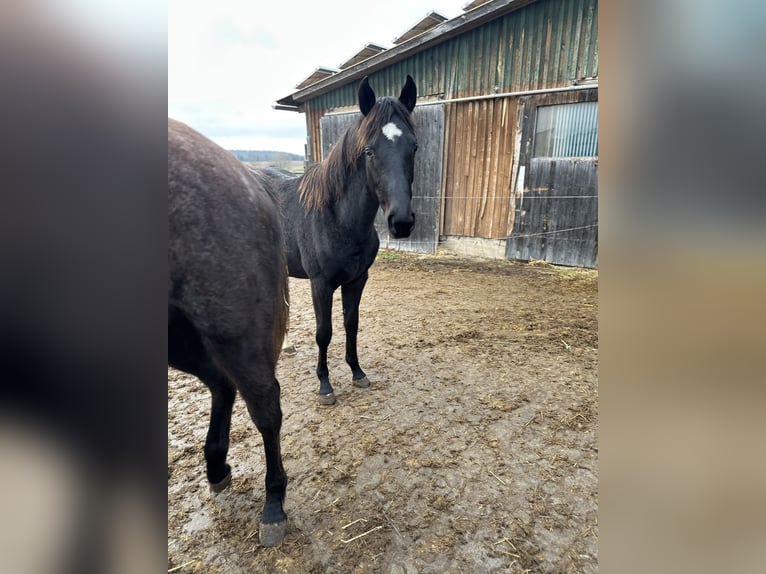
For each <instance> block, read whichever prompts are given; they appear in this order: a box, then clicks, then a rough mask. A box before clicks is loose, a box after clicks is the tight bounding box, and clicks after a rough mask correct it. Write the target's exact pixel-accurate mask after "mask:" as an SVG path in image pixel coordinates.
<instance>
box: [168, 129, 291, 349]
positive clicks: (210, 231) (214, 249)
mask: <svg viewBox="0 0 766 574" xmlns="http://www.w3.org/2000/svg"><path fill="white" fill-rule="evenodd" d="M279 217H280V216H279V210H278V207H277V205H276V203H275V201H274V199H273V198H272V197H271V196H270V195H269V194H268V193H267V192H266V191H265V190H264V189H263V187H262V186H261V185H259V184H258V182H257V181H255V179H254V178H253V177H252V175H251V174H250V173H249V172H248V170H247V168H246V167H245V166H244V165H243V164H242V163H241V162H240V161H239V160H237V159H236V158H235V157H234V156H233V155H231V154H230V153H229V152H227V151H226V150H224V149H222V148H221V147H219V146H218V145H217V144H215V143H213V142H212V141H210V140H208V139H207V138H205V137H204V136H202V135H201V134H199V133H197V132H195V131H194V130H192V129H191V128H189V127H188V126H186V125H184V124H182V123H180V122H177V121H174V120H168V235H169V237H168V240H169V241H168V245H169V247H168V264H169V272H170V274H169V285H168V291H169V293H168V297H169V303H170V305H171V306H174V307H176V309H175V310H174V314H175V315H177V314H178V312H179V311H180V312H182V313H183V314H184V316H185V317H186V318H187V319H188V320H189V321H190V322H191V323H192V324H193V325H194V326H195V327H196V328H197V329H198V330H199V331H200V333H201V334H203V336H204V335H206V336H210V337H216V338H219V339H235V338H237V337H242V336H243V335H244V334H245V333H247V332H250V331H252V330H253V327H254V326H253V321H254V319H255V318H258V319H259V322H260V323H262V324H263V325H265V326H268V325H271V326H274V327H275V328H278V327H279V323H281V322H282V319H283V318H282V317H281V315H282V313H281V311H280V307H281V306H284V304H285V303H284V302H285V298H286V293H285V291H286V273H285V263H284V254H283V247H282V245H283V239H282V230H281V225H280V221H279Z"/></svg>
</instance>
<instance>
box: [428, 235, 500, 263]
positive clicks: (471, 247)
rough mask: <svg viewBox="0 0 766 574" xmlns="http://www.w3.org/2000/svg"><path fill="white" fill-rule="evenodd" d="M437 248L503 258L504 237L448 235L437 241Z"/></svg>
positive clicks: (470, 255) (488, 257) (471, 255)
mask: <svg viewBox="0 0 766 574" xmlns="http://www.w3.org/2000/svg"><path fill="white" fill-rule="evenodd" d="M439 250H440V251H445V252H447V253H454V254H455V255H464V256H468V257H486V258H487V259H505V239H483V238H479V237H458V236H449V237H444V238H443V239H442V240H441V241H439Z"/></svg>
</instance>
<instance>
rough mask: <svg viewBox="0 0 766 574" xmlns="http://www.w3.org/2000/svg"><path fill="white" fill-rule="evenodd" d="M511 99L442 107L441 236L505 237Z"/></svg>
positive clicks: (511, 147) (513, 112)
mask: <svg viewBox="0 0 766 574" xmlns="http://www.w3.org/2000/svg"><path fill="white" fill-rule="evenodd" d="M517 100H518V98H498V99H490V100H479V101H468V102H455V103H452V104H448V105H447V113H446V138H445V153H444V163H443V166H442V174H443V175H442V179H443V181H444V189H445V193H444V209H443V212H442V215H443V221H442V231H441V233H442V234H443V235H459V236H465V237H482V238H492V239H504V238H505V237H507V236H508V234H509V232H510V224H511V221H510V219H509V218H510V216H511V214H512V212H511V172H512V169H513V158H514V134H515V133H516V124H517Z"/></svg>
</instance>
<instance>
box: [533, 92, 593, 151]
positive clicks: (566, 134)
mask: <svg viewBox="0 0 766 574" xmlns="http://www.w3.org/2000/svg"><path fill="white" fill-rule="evenodd" d="M534 156H535V157H596V156H598V102H581V103H577V104H561V105H557V106H540V107H539V108H537V123H536V124H535V145H534Z"/></svg>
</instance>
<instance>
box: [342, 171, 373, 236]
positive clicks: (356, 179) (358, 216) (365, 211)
mask: <svg viewBox="0 0 766 574" xmlns="http://www.w3.org/2000/svg"><path fill="white" fill-rule="evenodd" d="M378 207H380V203H379V202H378V198H377V197H376V196H375V193H374V192H373V191H371V190H370V189H368V188H367V175H366V173H365V171H364V168H362V169H358V170H356V171H355V172H353V174H352V175H351V176H350V178H349V180H348V181H347V183H346V190H345V192H344V193H343V194H341V196H340V197H339V198H338V202H337V206H336V208H337V209H336V213H335V215H336V217H337V219H338V224H339V225H340V226H341V227H347V228H350V229H360V228H361V229H366V228H368V227H371V226H373V225H374V224H375V215H376V214H377V212H378Z"/></svg>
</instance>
